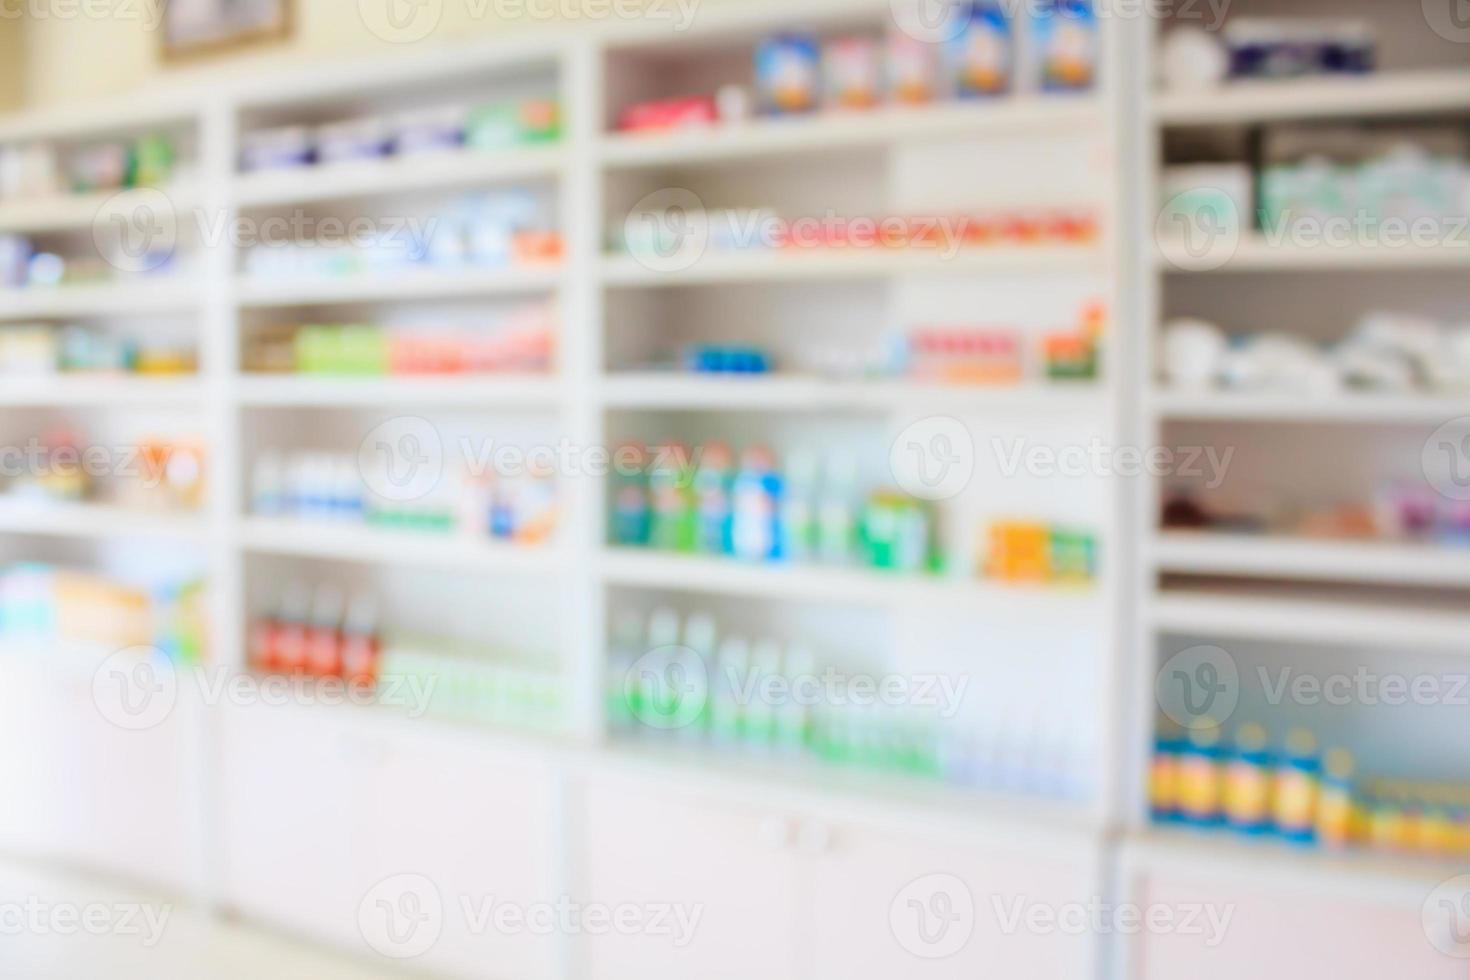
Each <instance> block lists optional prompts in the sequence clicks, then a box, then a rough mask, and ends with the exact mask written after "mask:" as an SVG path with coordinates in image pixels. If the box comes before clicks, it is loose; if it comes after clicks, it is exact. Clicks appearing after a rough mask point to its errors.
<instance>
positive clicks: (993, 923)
mask: <svg viewBox="0 0 1470 980" xmlns="http://www.w3.org/2000/svg"><path fill="white" fill-rule="evenodd" d="M797 849H798V851H800V852H801V853H803V854H804V855H806V857H807V860H808V861H809V869H810V873H811V876H812V886H811V887H812V901H811V902H810V915H811V920H812V928H811V936H812V944H811V948H810V950H809V951H808V953H807V955H808V956H809V960H808V961H807V969H806V970H805V971H804V974H805V975H806V976H808V977H813V978H819V980H825V978H831V980H888V978H892V977H915V978H934V980H939V978H946V980H949V978H953V980H974V978H975V977H1026V978H1028V980H1076V978H1079V977H1087V976H1092V975H1094V973H1095V969H1094V957H1095V956H1096V955H1097V944H1096V943H1095V942H1094V940H1093V938H1092V937H1090V936H1089V935H1088V933H1087V931H1085V930H1081V929H1078V928H1076V916H1077V915H1079V914H1081V912H1083V911H1084V910H1085V909H1087V908H1088V907H1090V906H1089V903H1090V902H1092V901H1093V896H1095V895H1096V894H1098V889H1099V887H1100V884H1101V883H1100V881H1099V880H1098V877H1097V876H1096V873H1097V869H1099V868H1100V867H1101V864H1100V861H1099V860H1098V857H1097V855H1096V854H1095V853H1093V852H1091V850H1090V849H1089V848H1087V847H1085V846H1083V845H1081V844H1073V845H1071V846H1068V847H1065V848H1062V847H1058V848H1051V847H1048V848H1046V849H1039V848H1037V847H1036V846H1035V845H1034V844H1033V845H1032V846H1031V848H1030V849H1029V850H1028V849H1024V848H1018V847H1017V846H1016V845H1014V844H1012V845H1008V844H1007V843H1006V842H1005V840H1004V839H1001V838H998V839H996V840H995V841H986V842H981V841H980V840H979V839H977V840H976V841H971V840H970V839H969V838H968V837H965V838H963V839H956V838H945V837H942V836H939V835H936V834H931V833H925V832H924V829H923V827H922V826H919V825H916V826H915V828H914V829H913V831H909V830H908V829H907V828H906V827H905V828H901V829H899V830H889V829H877V828H870V827H867V826H864V825H862V824H858V823H835V822H834V823H828V822H826V821H824V820H823V819H821V818H808V819H807V820H806V821H804V822H803V825H802V830H801V832H800V834H799V837H798V845H797ZM1053 916H1055V918H1053ZM1063 916H1066V917H1067V918H1065V919H1064V918H1063Z"/></svg>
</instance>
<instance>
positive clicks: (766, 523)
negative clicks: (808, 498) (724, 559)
mask: <svg viewBox="0 0 1470 980" xmlns="http://www.w3.org/2000/svg"><path fill="white" fill-rule="evenodd" d="M780 501H781V478H780V477H779V476H778V475H777V474H776V472H775V458H774V457H773V456H772V455H771V452H770V450H768V449H765V448H762V447H756V448H753V449H748V450H746V452H745V454H744V455H743V456H742V457H741V460H740V472H739V473H738V474H736V476H735V486H734V491H733V495H732V509H733V512H734V514H733V519H732V526H731V541H732V545H733V551H734V554H735V556H736V557H738V558H744V559H746V560H748V561H766V560H768V559H773V558H779V557H780V556H781V552H780V545H781V538H780V533H779V531H780V528H779V520H778V508H779V506H780Z"/></svg>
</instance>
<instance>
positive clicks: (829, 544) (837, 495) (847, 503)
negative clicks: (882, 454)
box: [817, 454, 857, 565]
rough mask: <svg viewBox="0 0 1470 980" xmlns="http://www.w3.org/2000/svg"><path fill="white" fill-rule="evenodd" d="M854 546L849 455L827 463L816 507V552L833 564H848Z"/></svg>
mask: <svg viewBox="0 0 1470 980" xmlns="http://www.w3.org/2000/svg"><path fill="white" fill-rule="evenodd" d="M856 543H857V464H856V462H855V461H854V460H853V458H852V457H851V456H849V455H846V454H842V455H837V456H834V457H833V458H832V459H830V460H829V461H828V463H827V472H826V477H825V479H824V480H823V483H822V493H821V499H820V501H819V503H818V506H817V553H818V556H819V557H820V558H821V560H822V561H824V562H827V563H830V564H834V565H846V564H849V563H851V562H852V558H853V552H854V549H855V547H856Z"/></svg>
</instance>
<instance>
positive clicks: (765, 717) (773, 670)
mask: <svg viewBox="0 0 1470 980" xmlns="http://www.w3.org/2000/svg"><path fill="white" fill-rule="evenodd" d="M750 670H751V675H750V687H749V690H750V691H751V692H753V696H752V697H751V699H750V701H749V703H747V704H746V706H745V740H746V743H747V744H749V745H752V746H756V747H760V748H769V747H770V746H771V745H772V744H773V742H774V740H775V735H776V709H777V706H776V705H775V704H774V703H772V700H771V698H770V697H769V690H768V688H767V684H766V680H767V678H779V677H780V676H781V645H780V644H779V643H777V642H776V641H775V640H770V639H766V640H759V641H757V643H756V644H755V646H754V647H753V648H752V649H751V654H750Z"/></svg>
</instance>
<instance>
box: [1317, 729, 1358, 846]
mask: <svg viewBox="0 0 1470 980" xmlns="http://www.w3.org/2000/svg"><path fill="white" fill-rule="evenodd" d="M1322 768H1323V774H1322V788H1321V795H1320V797H1319V799H1318V801H1317V839H1318V840H1320V841H1321V842H1322V845H1323V846H1324V847H1330V848H1333V849H1335V850H1341V849H1343V848H1346V847H1347V846H1348V845H1349V844H1350V843H1352V838H1353V825H1354V823H1355V820H1354V816H1353V811H1354V803H1353V768H1354V761H1353V754H1352V753H1351V752H1349V751H1348V750H1347V749H1333V750H1332V751H1331V752H1328V753H1327V756H1326V758H1325V759H1324V760H1323V767H1322Z"/></svg>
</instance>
